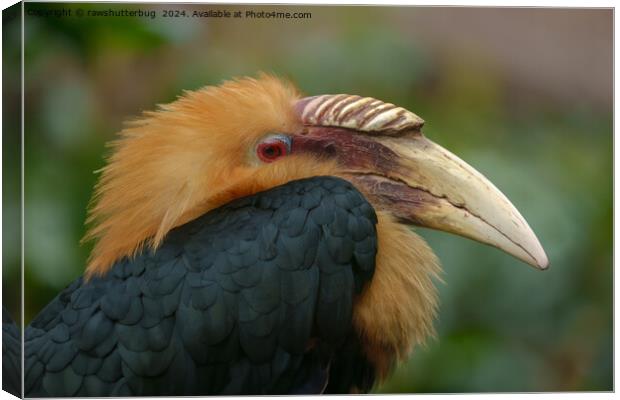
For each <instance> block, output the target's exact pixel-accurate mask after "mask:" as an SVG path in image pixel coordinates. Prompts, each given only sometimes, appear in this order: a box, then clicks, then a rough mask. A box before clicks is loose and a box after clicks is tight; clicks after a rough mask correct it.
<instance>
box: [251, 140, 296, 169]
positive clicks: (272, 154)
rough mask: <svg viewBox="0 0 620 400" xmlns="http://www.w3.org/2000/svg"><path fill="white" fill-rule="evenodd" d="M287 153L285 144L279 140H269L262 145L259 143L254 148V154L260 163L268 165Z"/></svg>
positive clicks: (287, 148) (287, 147) (287, 149)
mask: <svg viewBox="0 0 620 400" xmlns="http://www.w3.org/2000/svg"><path fill="white" fill-rule="evenodd" d="M288 153H289V146H288V144H287V143H285V142H283V141H281V140H279V139H271V140H269V141H265V142H263V143H259V144H258V146H257V147H256V154H257V155H258V158H259V159H260V160H261V161H262V162H266V163H270V162H273V161H275V160H277V159H278V158H280V157H283V156H285V155H287V154H288Z"/></svg>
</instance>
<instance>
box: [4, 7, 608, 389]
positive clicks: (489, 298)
mask: <svg viewBox="0 0 620 400" xmlns="http://www.w3.org/2000/svg"><path fill="white" fill-rule="evenodd" d="M61 8H64V9H71V10H73V13H74V14H75V11H76V10H77V9H78V8H79V9H82V10H89V9H98V10H104V9H136V6H131V5H126V4H120V5H119V4H116V5H112V4H109V5H105V4H98V5H97V4H90V5H80V4H72V5H60V4H55V5H45V4H33V3H27V4H26V9H27V10H28V9H61ZM140 8H141V9H143V10H146V9H149V10H156V11H157V12H158V15H157V18H155V19H150V18H138V17H134V18H132V17H112V18H86V17H82V18H78V17H64V18H57V17H53V16H50V17H36V16H29V15H26V18H25V37H26V42H25V149H24V150H25V182H26V183H25V188H24V189H25V260H24V261H25V268H26V270H25V289H26V295H25V298H26V303H25V321H26V323H28V322H29V321H30V320H31V319H32V318H33V317H34V316H35V315H36V313H37V312H38V311H39V310H41V308H42V307H43V306H44V305H45V304H46V303H47V302H48V301H50V300H51V299H52V298H53V297H54V296H55V295H56V294H57V293H58V291H59V290H61V289H62V288H63V287H64V286H66V285H67V284H68V283H69V282H70V281H72V280H73V279H75V278H76V277H77V276H79V275H80V273H81V272H82V271H83V267H84V263H85V259H86V257H87V255H88V252H89V249H90V246H89V245H79V240H80V238H81V237H82V236H83V234H84V224H83V222H84V220H85V212H86V211H85V210H86V207H87V203H88V201H89V197H90V194H91V190H92V187H93V184H94V183H95V180H96V174H94V173H93V171H95V170H97V169H98V168H100V167H101V166H102V165H103V155H104V154H105V152H106V150H105V147H104V144H105V142H107V141H109V140H110V139H112V138H113V137H114V135H115V133H116V132H118V131H119V130H120V129H121V128H122V123H123V121H124V120H126V119H128V118H131V117H133V116H136V115H139V114H140V113H141V112H142V111H143V110H149V109H153V108H154V107H155V105H156V104H158V103H167V102H170V101H173V100H174V99H175V97H176V96H177V95H179V94H180V93H181V92H182V90H185V89H187V90H192V89H197V88H199V87H201V86H203V85H207V84H217V83H219V82H221V81H222V80H224V79H228V78H231V77H234V76H240V75H256V73H257V72H258V71H266V72H273V73H276V74H279V75H282V76H284V77H287V78H290V79H291V80H293V81H294V82H296V84H297V85H298V86H299V87H300V89H301V90H302V91H303V92H305V93H307V94H309V95H314V94H323V93H351V94H359V95H364V96H372V97H377V98H380V99H382V100H386V101H389V102H392V103H395V104H398V105H400V106H403V107H405V108H408V109H410V110H412V111H414V112H415V113H417V114H418V115H420V116H422V117H423V118H424V119H425V120H426V121H427V123H426V126H425V128H424V132H425V134H426V135H427V136H428V137H430V138H432V139H433V140H434V141H435V142H437V143H439V144H441V145H442V146H444V147H446V148H448V149H450V150H451V151H453V152H454V153H456V154H458V155H459V156H460V157H461V158H463V159H464V160H466V161H467V162H469V163H470V164H471V165H472V166H474V167H475V168H476V169H478V170H479V171H481V172H482V173H483V174H484V175H486V176H487V177H488V178H489V179H490V180H491V181H492V182H494V183H495V184H496V185H497V186H498V187H499V188H500V189H501V190H502V191H503V192H504V193H505V194H506V195H507V196H508V197H509V198H510V199H511V200H512V201H513V203H514V204H515V205H516V206H517V208H518V209H519V210H520V211H521V212H522V214H523V215H524V216H525V218H526V219H527V220H528V221H529V223H530V225H531V227H532V228H533V230H534V231H535V232H536V233H537V235H538V237H539V239H540V241H541V242H542V244H543V246H544V247H545V249H546V251H547V254H548V256H549V259H550V261H551V269H550V270H548V271H546V272H539V271H536V270H534V269H532V268H530V267H528V266H526V265H525V264H522V263H520V262H519V261H517V260H515V259H513V258H511V257H510V256H508V255H506V254H504V253H502V252H500V251H498V250H495V249H492V248H490V247H487V246H483V245H481V244H478V243H475V242H472V241H469V240H466V239H463V238H460V237H455V236H451V235H448V234H444V233H439V232H432V231H427V230H422V229H420V230H419V231H420V232H421V234H422V235H423V236H424V237H426V238H427V240H428V241H429V243H430V244H431V246H432V247H433V249H434V250H435V251H436V253H437V254H438V255H439V258H440V259H441V260H442V263H443V267H444V270H445V274H444V276H443V279H444V280H445V284H441V283H438V285H439V289H440V298H441V309H440V317H439V319H438V321H437V323H436V327H437V330H438V338H437V339H436V340H430V341H429V343H428V345H427V346H426V347H425V348H418V349H416V350H415V351H414V353H413V355H412V357H411V358H410V360H409V361H408V362H406V363H405V364H403V365H401V366H400V367H399V368H398V369H397V371H396V373H395V374H394V375H393V376H392V377H391V378H390V379H389V380H388V381H387V382H386V383H385V384H383V385H382V386H380V387H378V388H377V389H376V391H377V392H382V393H397V392H472V391H473V392H487V391H492V392H502V391H528V392H529V391H565V390H571V391H573V390H605V391H608V390H612V389H613V387H612V363H613V361H612V359H613V357H612V344H613V335H612V295H613V292H612V290H613V288H612V285H613V283H612V282H613V279H612V12H611V10H569V9H555V10H552V9H493V8H487V9H475V8H468V9H464V8H415V7H311V6H299V7H279V6H264V7H258V6H247V7H246V6H236V7H229V6H208V7H207V6H199V5H192V6H181V5H174V6H172V5H171V6H163V5H161V6H149V5H141V6H140ZM164 9H173V10H182V9H185V10H187V12H188V13H191V11H192V10H202V11H204V10H208V9H213V10H224V9H226V10H230V11H235V10H242V11H245V10H248V9H253V10H275V11H297V12H299V11H301V12H311V13H312V18H311V19H303V20H273V19H269V20H266V19H245V18H242V19H214V18H202V19H194V18H172V19H170V18H162V16H161V11H162V10H164ZM4 28H5V32H6V33H8V34H9V35H14V36H15V37H17V35H19V25H18V24H17V23H16V22H15V20H12V21H11V20H5V27H4ZM5 54H9V55H12V56H13V57H9V58H7V57H6V55H5V62H6V63H7V68H13V69H14V70H15V71H17V70H18V68H19V65H18V64H17V63H18V61H19V48H13V49H5ZM7 85H8V86H7ZM19 90H20V89H19V79H18V76H16V78H15V79H9V80H6V79H5V93H4V95H5V99H14V100H15V101H13V102H12V103H11V105H8V106H7V108H8V109H9V111H10V112H13V113H18V111H19V105H18V103H17V101H18V99H19ZM11 96H12V97H11ZM5 101H6V100H5ZM5 112H6V110H5ZM13 115H17V114H13ZM12 120H15V118H13V119H12ZM4 135H5V137H4V149H5V150H4V157H5V162H6V163H8V162H17V164H15V163H14V164H12V165H19V163H18V155H19V147H18V146H19V127H18V125H16V124H15V123H14V122H13V123H11V122H10V121H9V122H6V124H5V133H4ZM6 165H7V164H5V169H6ZM12 172H13V173H12V174H7V173H6V171H5V196H4V203H3V210H4V215H5V223H6V221H9V222H12V223H16V222H18V221H19V218H18V215H19V197H18V192H19V183H18V182H19V181H18V179H19V177H18V175H17V170H15V169H13V170H12ZM7 229H9V228H7V227H6V225H5V235H4V249H5V251H4V253H3V257H4V260H3V261H4V265H3V267H4V268H3V269H4V271H3V277H4V281H5V286H4V292H5V295H4V298H5V303H6V304H7V305H8V306H9V309H10V311H11V312H12V314H13V315H17V316H19V303H18V302H17V300H15V299H17V298H18V297H17V296H18V295H19V292H18V290H19V235H18V234H9V235H7V234H6V232H13V233H15V232H16V231H9V230H7Z"/></svg>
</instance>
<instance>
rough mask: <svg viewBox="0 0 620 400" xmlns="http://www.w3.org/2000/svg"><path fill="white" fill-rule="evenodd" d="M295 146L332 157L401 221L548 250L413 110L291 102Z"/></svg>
mask: <svg viewBox="0 0 620 400" xmlns="http://www.w3.org/2000/svg"><path fill="white" fill-rule="evenodd" d="M295 110H296V112H297V113H298V115H299V118H300V121H301V122H302V123H303V125H304V130H303V132H302V133H301V134H300V135H299V137H296V138H295V142H296V143H297V144H296V146H297V147H296V148H297V149H298V150H301V151H309V152H313V153H316V154H317V155H320V156H325V155H327V156H330V157H335V158H337V159H338V160H339V162H340V165H341V166H342V168H343V171H344V172H345V174H346V175H348V176H349V177H350V179H351V180H352V181H353V182H354V183H356V184H357V186H358V187H360V188H361V189H362V190H363V191H364V192H365V194H366V195H367V196H369V197H370V198H371V200H372V202H373V205H376V206H378V207H380V208H383V209H386V210H388V211H390V212H391V213H392V214H393V215H395V216H396V217H397V218H399V219H401V220H402V221H404V222H406V223H410V224H414V225H419V226H424V227H428V228H432V229H438V230H442V231H446V232H451V233H455V234H457V235H461V236H465V237H468V238H471V239H474V240H477V241H479V242H482V243H487V244H489V245H491V246H495V247H497V248H499V249H501V250H504V251H505V252H507V253H508V254H511V255H513V256H514V257H516V258H518V259H520V260H523V261H524V262H526V263H528V264H530V265H532V266H534V267H536V268H538V269H546V268H547V267H548V266H549V261H548V259H547V255H546V254H545V251H544V250H543V248H542V246H541V245H540V242H539V241H538V239H537V238H536V235H535V234H534V232H532V229H531V228H530V227H529V225H528V224H527V222H526V221H525V219H524V218H523V217H522V216H521V214H520V213H519V211H517V209H516V208H515V207H514V206H513V205H512V204H511V203H510V201H509V200H508V199H507V198H506V196H504V195H503V194H502V192H500V191H499V189H497V188H496V187H495V186H494V185H493V184H492V183H491V182H489V180H488V179H486V178H485V177H484V176H482V174H480V173H479V172H478V171H476V170H475V169H473V168H472V167H471V166H469V165H468V164H467V163H466V162H465V161H463V160H461V159H460V158H458V157H457V156H455V155H454V154H452V153H450V152H449V151H448V150H446V149H444V148H442V147H441V146H439V145H437V144H435V143H433V142H431V141H430V140H428V139H427V138H426V137H425V136H424V135H423V134H422V133H421V128H422V126H423V124H424V121H423V120H422V119H421V118H420V117H418V116H417V115H415V114H414V113H412V112H410V111H408V110H405V109H404V108H401V107H397V106H395V105H393V104H390V103H384V102H382V101H380V100H376V99H373V98H370V97H360V96H352V95H345V94H342V95H322V96H314V97H306V98H304V99H301V100H299V101H297V102H296V104H295Z"/></svg>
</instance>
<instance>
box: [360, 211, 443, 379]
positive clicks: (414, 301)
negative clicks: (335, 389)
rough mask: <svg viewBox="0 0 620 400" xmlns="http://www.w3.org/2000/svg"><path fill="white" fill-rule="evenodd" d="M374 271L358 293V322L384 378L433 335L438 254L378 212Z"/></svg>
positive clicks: (368, 352) (368, 353)
mask: <svg viewBox="0 0 620 400" xmlns="http://www.w3.org/2000/svg"><path fill="white" fill-rule="evenodd" d="M377 218H378V223H377V237H378V246H377V247H378V250H377V257H376V260H377V261H376V266H375V273H374V276H373V278H372V280H371V281H370V283H369V286H368V287H367V288H366V289H365V291H364V292H363V293H362V295H361V297H360V298H359V299H358V301H357V303H356V306H355V309H354V315H353V322H354V326H355V328H356V329H357V332H358V335H359V337H360V340H361V342H362V346H363V348H364V349H365V352H366V356H367V358H368V360H369V361H370V362H371V363H372V364H373V366H374V368H375V371H376V373H377V378H379V380H381V379H384V378H385V377H386V376H387V375H388V373H389V372H390V370H391V369H392V368H393V367H394V366H395V364H396V362H398V361H400V360H403V359H405V358H406V357H407V355H408V354H409V353H410V352H411V350H412V349H413V347H414V346H415V345H417V344H423V343H424V342H425V340H426V339H427V338H428V337H433V336H434V335H435V331H434V328H433V320H434V319H435V316H436V312H437V307H438V299H437V289H436V287H435V285H434V284H433V278H436V279H440V278H439V276H438V274H439V273H440V271H441V268H440V266H439V262H438V260H437V257H436V256H435V254H434V253H433V251H432V250H431V249H430V247H429V246H428V245H427V244H426V242H425V241H424V240H423V239H422V238H421V237H420V236H418V235H417V234H416V233H414V232H413V231H412V230H411V229H410V228H409V227H407V226H406V225H402V224H400V223H398V222H396V221H395V220H394V219H393V218H392V217H391V215H390V214H388V213H387V212H382V211H379V212H377Z"/></svg>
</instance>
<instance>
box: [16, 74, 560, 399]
mask: <svg viewBox="0 0 620 400" xmlns="http://www.w3.org/2000/svg"><path fill="white" fill-rule="evenodd" d="M423 123H424V122H423V120H422V119H420V118H419V117H418V116H417V115H415V114H413V113H412V112H410V111H407V110H405V109H403V108H401V107H397V106H395V105H393V104H389V103H385V102H382V101H379V100H376V99H374V98H370V97H360V96H352V95H344V94H343V95H322V96H313V97H305V98H302V97H301V96H300V94H299V93H298V91H297V90H296V89H295V88H294V87H293V86H292V84H290V83H288V82H286V81H283V80H280V79H279V78H276V77H274V76H270V75H260V76H259V77H258V78H241V79H236V80H231V81H227V82H225V83H223V84H222V85H220V86H217V87H205V88H203V89H201V90H198V91H194V92H186V93H185V94H184V95H183V96H181V97H180V98H179V99H177V100H176V101H174V102H172V103H170V104H167V105H163V106H160V109H159V110H158V111H155V112H146V113H145V114H144V115H143V117H142V118H140V119H138V120H135V121H133V122H130V123H129V124H128V125H127V126H126V127H125V129H124V130H123V131H122V132H121V134H120V138H119V139H118V140H116V141H115V142H113V144H112V152H111V155H110V157H109V160H108V163H107V165H106V166H105V167H104V168H103V169H102V170H101V177H100V180H99V182H98V184H97V186H96V188H95V195H94V197H93V201H92V205H91V208H90V214H89V219H88V222H89V223H90V227H91V228H90V230H89V232H88V234H87V236H86V238H85V239H86V240H93V241H94V243H95V244H94V247H93V250H92V253H91V256H90V259H89V261H88V266H87V268H86V272H85V274H84V275H83V276H82V277H80V278H79V279H77V280H76V281H74V282H73V283H72V284H70V285H69V286H68V287H67V288H65V289H64V290H63V291H62V292H61V293H60V294H59V295H58V296H57V297H56V298H55V299H54V300H53V301H52V302H51V303H50V304H49V305H48V306H46V307H45V308H44V309H43V310H42V311H41V312H40V313H39V314H38V316H37V317H36V318H35V319H34V320H33V321H32V323H31V324H30V325H29V327H28V328H27V329H26V332H25V353H24V358H25V371H24V390H25V394H26V395H27V396H108V395H111V396H120V395H123V396H128V395H213V394H272V393H289V394H303V393H360V392H367V391H369V390H370V389H371V388H372V387H373V385H374V384H375V383H376V382H378V381H381V380H382V379H384V378H385V377H386V376H388V374H389V373H390V371H391V370H393V368H394V366H395V365H396V364H397V363H398V361H401V360H404V359H405V358H406V357H407V355H408V354H409V352H410V351H411V349H412V348H413V347H414V346H415V345H417V344H420V343H422V342H424V340H425V339H426V338H427V337H429V336H432V335H433V326H432V324H433V320H434V318H435V314H436V310H437V293H436V289H435V286H434V280H435V279H438V278H439V277H438V273H439V271H440V269H439V264H438V261H437V259H436V257H435V255H434V254H433V252H432V251H431V249H430V248H429V247H428V246H427V244H426V243H425V242H424V240H423V239H422V238H420V237H419V236H418V235H417V234H416V233H414V232H413V231H412V230H411V225H417V226H423V227H428V228H433V229H439V230H443V231H447V232H452V233H455V234H458V235H461V236H465V237H468V238H472V239H474V240H477V241H480V242H482V243H486V244H490V245H492V246H495V247H497V248H499V249H502V250H504V251H506V252H507V253H509V254H511V255H513V256H515V257H516V258H518V259H520V260H522V261H524V262H526V263H528V264H530V265H532V266H534V267H536V268H539V269H545V268H547V265H548V261H547V257H546V255H545V252H544V250H543V248H542V247H541V245H540V243H539V242H538V239H537V238H536V236H535V235H534V233H533V232H532V230H531V229H530V227H529V226H528V224H527V223H526V221H525V220H524V219H523V217H522V216H521V215H520V214H519V212H518V211H517V210H516V209H515V207H514V206H513V205H512V204H511V203H510V202H509V201H508V199H507V198H506V197H505V196H504V195H503V194H502V193H501V192H500V191H499V190H498V189H497V188H495V186H493V185H492V184H491V183H490V182H489V181H488V180H487V179H485V178H484V177H483V176H482V175H481V174H480V173H479V172H477V171H476V170H474V169H473V168H472V167H470V166H469V165H467V164H466V163H465V162H464V161H462V160H460V159H459V158H458V157H456V156H455V155H453V154H452V153H450V152H448V151H447V150H445V149H443V148H442V147H440V146H438V145H437V144H435V143H433V142H431V141H430V140H429V139H427V138H426V137H425V136H424V135H423V134H422V133H421V128H422V125H423ZM5 357H7V356H6V355H5ZM5 364H6V363H5Z"/></svg>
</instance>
